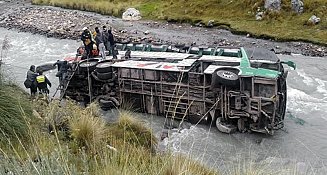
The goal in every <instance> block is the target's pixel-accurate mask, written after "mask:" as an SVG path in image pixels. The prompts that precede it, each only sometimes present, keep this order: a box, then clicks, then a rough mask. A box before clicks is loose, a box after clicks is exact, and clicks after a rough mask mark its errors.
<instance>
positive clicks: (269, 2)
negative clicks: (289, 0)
mask: <svg viewBox="0 0 327 175" xmlns="http://www.w3.org/2000/svg"><path fill="white" fill-rule="evenodd" d="M280 8H281V0H265V9H267V10H274V11H279V10H280Z"/></svg>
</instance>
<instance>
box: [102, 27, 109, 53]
mask: <svg viewBox="0 0 327 175" xmlns="http://www.w3.org/2000/svg"><path fill="white" fill-rule="evenodd" d="M102 36H103V43H104V46H105V47H106V50H108V51H109V49H110V44H109V33H108V30H107V27H106V26H103V27H102Z"/></svg>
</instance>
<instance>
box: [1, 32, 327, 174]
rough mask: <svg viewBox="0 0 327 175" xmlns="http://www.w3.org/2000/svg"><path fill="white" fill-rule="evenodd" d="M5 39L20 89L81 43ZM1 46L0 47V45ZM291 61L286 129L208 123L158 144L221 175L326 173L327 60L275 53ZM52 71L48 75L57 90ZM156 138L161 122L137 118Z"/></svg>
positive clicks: (18, 36) (9, 71)
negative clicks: (271, 131) (222, 127)
mask: <svg viewBox="0 0 327 175" xmlns="http://www.w3.org/2000/svg"><path fill="white" fill-rule="evenodd" d="M6 35H7V36H8V37H9V40H10V43H11V44H12V47H11V48H10V49H9V51H8V53H7V57H6V58H4V60H3V62H4V65H3V71H5V72H6V75H8V77H9V79H10V80H12V81H14V82H16V83H17V84H19V85H20V86H22V87H23V81H24V80H25V76H26V72H27V70H28V68H29V66H30V65H32V64H34V65H40V64H44V63H47V62H55V61H56V60H57V59H62V58H63V57H65V55H69V54H72V53H74V52H75V51H76V48H77V47H78V46H79V45H80V44H81V43H80V42H77V41H73V40H59V39H54V38H46V37H44V36H40V35H32V34H29V33H19V32H17V31H14V30H6V29H3V28H0V41H1V42H2V41H3V38H4V36H6ZM0 44H1V43H0ZM279 57H280V59H282V60H288V59H289V60H293V61H295V62H296V63H297V69H296V70H295V71H290V72H289V75H288V79H287V83H288V91H287V92H288V102H287V114H286V117H285V127H284V129H282V130H279V131H277V132H276V133H275V135H274V136H266V135H262V134H249V133H245V134H241V133H236V134H231V135H227V134H223V133H220V132H218V130H217V129H216V128H210V127H209V126H206V125H198V126H192V127H191V128H190V129H184V130H182V131H181V132H179V133H173V134H172V135H171V137H170V138H168V139H165V140H164V141H163V142H161V143H160V147H161V148H168V147H169V148H170V149H171V150H172V151H173V152H174V153H184V154H187V155H191V156H192V157H193V158H195V159H196V160H198V161H200V162H202V163H204V164H206V165H208V166H210V167H213V168H216V169H219V170H220V171H221V173H222V174H225V173H228V172H231V171H232V172H234V171H236V172H242V173H240V174H243V173H244V171H247V170H248V171H251V170H258V171H264V172H266V173H272V174H275V173H279V174H327V168H326V165H327V134H326V133H327V127H326V126H327V88H326V86H327V76H326V75H327V58H320V57H306V56H301V55H279ZM55 73H56V70H54V71H50V72H47V73H46V74H45V75H47V76H48V78H49V79H50V81H51V82H52V84H53V85H52V87H51V92H52V94H53V93H54V92H55V90H56V87H57V85H58V80H57V78H56V77H55ZM139 117H141V118H142V119H144V121H145V123H147V124H149V125H150V126H151V127H152V128H153V130H154V132H155V133H156V134H157V135H158V136H159V135H160V132H161V131H162V129H163V123H164V118H162V117H157V116H151V115H143V114H139Z"/></svg>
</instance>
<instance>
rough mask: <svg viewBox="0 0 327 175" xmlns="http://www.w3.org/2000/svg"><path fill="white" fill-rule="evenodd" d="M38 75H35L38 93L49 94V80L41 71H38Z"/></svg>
mask: <svg viewBox="0 0 327 175" xmlns="http://www.w3.org/2000/svg"><path fill="white" fill-rule="evenodd" d="M38 73H39V75H38V76H37V77H36V81H37V88H38V89H39V92H40V94H43V95H45V96H47V95H48V94H49V89H48V85H49V87H51V82H50V81H49V79H48V78H47V77H46V76H45V75H43V71H41V70H40V71H38Z"/></svg>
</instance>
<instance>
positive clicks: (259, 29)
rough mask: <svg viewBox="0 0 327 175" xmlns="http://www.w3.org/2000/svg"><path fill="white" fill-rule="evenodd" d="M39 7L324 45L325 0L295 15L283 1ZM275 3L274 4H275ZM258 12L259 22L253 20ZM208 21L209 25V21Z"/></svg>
mask: <svg viewBox="0 0 327 175" xmlns="http://www.w3.org/2000/svg"><path fill="white" fill-rule="evenodd" d="M32 2H33V3H35V4H39V5H52V6H57V7H63V8H70V9H78V10H85V11H92V12H97V13H101V14H104V15H113V16H118V17H120V16H121V15H122V13H123V12H124V11H125V10H126V9H127V8H129V7H136V8H137V9H139V10H140V11H141V14H142V16H143V18H145V19H151V20H166V21H171V22H187V23H191V24H196V25H198V26H208V27H213V26H224V27H227V28H229V29H230V30H231V31H234V32H235V33H240V34H247V33H250V34H251V35H252V36H255V37H258V38H270V39H274V40H277V41H306V42H312V43H318V44H322V45H326V43H327V37H326V35H327V30H326V29H327V21H326V18H327V14H326V13H325V11H326V9H327V7H326V6H327V3H326V1H324V0H306V1H305V2H304V7H303V8H304V10H303V13H298V14H296V13H295V12H294V11H293V10H292V5H291V3H290V1H289V2H282V3H281V5H280V6H278V5H276V6H277V7H276V8H280V10H279V11H273V12H269V11H265V7H264V6H265V1H264V0H260V1H248V0H247V1H235V2H233V1H229V0H220V1H209V0H204V1H197V0H188V1H181V0H177V1H160V0H153V1H150V2H149V1H147V0H137V1H120V0H116V1H110V2H108V1H105V0H97V1H87V0H84V1H83V0H69V1H68V0H51V1H50V0H32ZM276 4H277V3H276ZM258 11H261V12H264V13H263V14H262V18H263V19H262V20H255V19H256V17H255V16H256V13H257V12H258ZM314 14H315V15H317V16H319V17H320V18H321V22H320V24H318V25H316V26H315V25H306V22H307V21H308V19H309V18H310V17H311V16H312V15H314ZM209 21H210V22H209Z"/></svg>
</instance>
